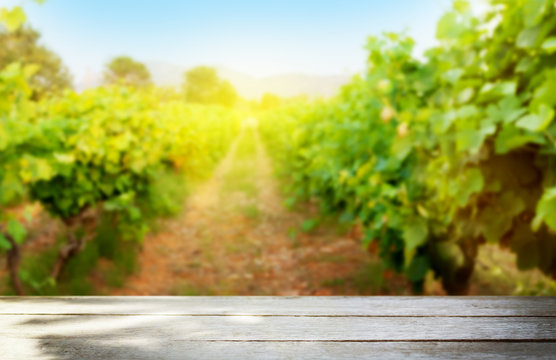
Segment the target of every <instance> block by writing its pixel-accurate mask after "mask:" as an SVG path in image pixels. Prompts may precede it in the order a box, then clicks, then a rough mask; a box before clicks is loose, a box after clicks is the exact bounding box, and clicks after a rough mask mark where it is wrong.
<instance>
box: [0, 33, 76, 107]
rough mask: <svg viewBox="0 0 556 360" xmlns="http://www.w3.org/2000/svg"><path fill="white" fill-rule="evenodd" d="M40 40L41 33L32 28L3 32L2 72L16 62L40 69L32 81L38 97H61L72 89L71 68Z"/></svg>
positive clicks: (0, 43)
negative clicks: (64, 92) (51, 95)
mask: <svg viewBox="0 0 556 360" xmlns="http://www.w3.org/2000/svg"><path fill="white" fill-rule="evenodd" d="M39 38H40V34H39V33H38V32H37V31H36V30H34V29H32V28H31V27H29V26H18V27H17V28H16V29H14V30H13V31H10V27H7V31H6V30H4V31H2V30H0V69H3V68H5V67H6V66H8V65H9V64H11V63H15V62H19V63H21V64H23V65H35V66H37V68H36V71H35V72H34V74H33V75H32V76H31V77H30V78H29V85H30V86H31V88H32V90H33V97H34V98H43V97H45V96H46V95H47V94H60V93H61V92H62V91H63V90H64V89H67V88H70V87H71V86H72V85H71V81H72V80H71V76H70V74H69V71H68V69H67V67H66V66H65V65H64V64H63V63H62V60H61V59H60V58H59V57H58V56H57V55H56V54H55V53H53V52H52V51H50V50H49V49H47V48H46V47H44V46H42V45H40V44H39Z"/></svg>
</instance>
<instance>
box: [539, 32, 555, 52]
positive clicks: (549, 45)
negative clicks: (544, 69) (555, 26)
mask: <svg viewBox="0 0 556 360" xmlns="http://www.w3.org/2000/svg"><path fill="white" fill-rule="evenodd" d="M541 47H542V49H543V50H546V52H548V53H549V54H552V53H553V52H555V51H556V36H551V37H549V38H548V39H546V40H545V41H544V42H543V43H542V46H541Z"/></svg>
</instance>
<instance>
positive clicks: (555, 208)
mask: <svg viewBox="0 0 556 360" xmlns="http://www.w3.org/2000/svg"><path fill="white" fill-rule="evenodd" d="M543 222H544V223H546V225H548V227H549V228H551V229H552V230H554V231H556V187H552V188H549V189H546V190H545V191H544V194H543V196H542V197H541V199H540V201H539V202H538V204H537V214H536V216H535V218H534V219H533V222H532V228H533V230H534V231H537V230H539V228H540V227H541V225H542V223H543Z"/></svg>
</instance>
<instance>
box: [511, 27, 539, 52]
mask: <svg viewBox="0 0 556 360" xmlns="http://www.w3.org/2000/svg"><path fill="white" fill-rule="evenodd" d="M541 30H542V27H541V26H540V25H537V26H535V27H532V28H525V29H523V30H522V31H521V32H520V33H519V35H518V36H517V40H516V45H517V47H519V48H522V49H530V48H534V47H535V45H536V44H537V41H538V39H539V35H540V33H541Z"/></svg>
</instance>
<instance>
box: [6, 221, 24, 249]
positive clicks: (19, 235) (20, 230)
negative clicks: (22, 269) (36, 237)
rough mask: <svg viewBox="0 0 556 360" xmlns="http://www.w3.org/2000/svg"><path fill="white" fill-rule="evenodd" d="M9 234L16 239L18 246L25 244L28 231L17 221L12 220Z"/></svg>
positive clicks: (8, 229)
mask: <svg viewBox="0 0 556 360" xmlns="http://www.w3.org/2000/svg"><path fill="white" fill-rule="evenodd" d="M7 232H8V234H9V235H10V236H11V237H12V238H13V239H14V241H15V242H16V244H21V243H23V240H25V236H27V230H25V228H24V227H23V225H21V224H20V223H19V221H17V220H15V219H10V221H8V228H7Z"/></svg>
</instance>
